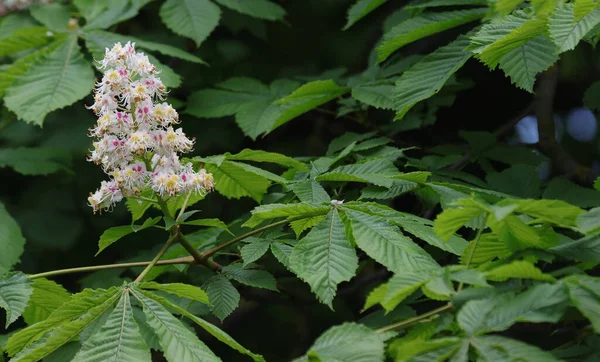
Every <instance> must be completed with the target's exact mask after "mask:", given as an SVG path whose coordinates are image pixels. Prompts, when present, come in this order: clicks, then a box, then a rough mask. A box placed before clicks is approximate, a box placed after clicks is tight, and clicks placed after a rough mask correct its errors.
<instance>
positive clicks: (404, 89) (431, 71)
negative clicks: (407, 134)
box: [392, 36, 472, 119]
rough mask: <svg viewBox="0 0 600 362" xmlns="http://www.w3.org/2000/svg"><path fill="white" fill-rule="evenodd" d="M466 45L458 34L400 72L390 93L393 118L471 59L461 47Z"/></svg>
mask: <svg viewBox="0 0 600 362" xmlns="http://www.w3.org/2000/svg"><path fill="white" fill-rule="evenodd" d="M467 45H469V38H468V37H467V36H460V37H459V38H458V39H457V40H455V41H454V42H452V43H450V44H448V45H446V46H442V47H439V48H438V49H436V50H435V51H434V52H432V53H431V54H429V55H427V56H426V57H424V58H423V59H421V61H419V62H418V63H417V64H415V65H414V66H412V67H411V68H410V69H409V70H407V71H406V72H404V73H403V74H402V76H401V77H400V79H398V81H396V87H395V88H394V89H393V92H392V100H393V102H394V109H395V110H396V119H402V117H404V115H406V113H407V112H408V111H409V110H410V109H411V108H412V107H413V106H414V105H415V104H417V103H418V102H420V101H423V100H425V99H428V98H430V97H431V96H433V95H435V94H437V93H438V92H439V91H440V90H441V89H442V87H443V86H444V84H446V82H447V81H448V79H450V77H451V76H452V75H453V74H454V73H456V71H458V70H459V69H460V68H461V67H462V66H463V65H464V64H465V63H466V61H467V60H469V58H471V56H472V54H471V52H469V51H466V50H465V48H466V47H467Z"/></svg>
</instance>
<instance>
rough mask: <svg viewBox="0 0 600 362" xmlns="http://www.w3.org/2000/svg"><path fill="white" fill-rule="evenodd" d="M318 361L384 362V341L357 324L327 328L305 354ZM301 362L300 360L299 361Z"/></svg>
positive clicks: (370, 330) (308, 358) (371, 331)
mask: <svg viewBox="0 0 600 362" xmlns="http://www.w3.org/2000/svg"><path fill="white" fill-rule="evenodd" d="M306 355H307V357H306V358H307V359H306V360H305V361H308V360H312V359H315V358H316V359H318V360H319V361H332V362H333V361H344V362H367V361H369V362H375V361H383V360H384V341H383V339H382V338H381V336H379V335H378V334H377V333H376V332H375V331H374V330H372V329H370V328H368V327H365V326H363V325H361V324H357V323H344V324H341V325H338V326H334V327H331V328H329V329H328V330H327V331H325V333H323V334H322V335H321V336H320V337H319V338H317V340H316V341H315V343H313V345H312V346H311V347H310V348H309V350H308V352H307V354H306ZM299 361H302V359H299Z"/></svg>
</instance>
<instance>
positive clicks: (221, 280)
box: [204, 274, 240, 321]
mask: <svg viewBox="0 0 600 362" xmlns="http://www.w3.org/2000/svg"><path fill="white" fill-rule="evenodd" d="M204 289H205V290H206V293H207V294H208V299H209V300H210V302H211V304H212V307H211V311H212V312H213V314H214V315H215V316H216V317H217V318H219V319H220V320H221V321H223V320H224V319H225V318H227V316H228V315H230V314H231V312H233V311H234V310H235V308H237V306H238V304H239V303H240V293H239V292H238V291H237V289H235V287H234V286H233V284H231V282H230V281H229V280H227V278H226V277H225V276H223V275H220V274H219V275H216V276H214V277H212V278H210V279H209V280H207V282H206V284H205V288H204Z"/></svg>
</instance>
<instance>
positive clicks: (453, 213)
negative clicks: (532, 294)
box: [433, 207, 484, 240]
mask: <svg viewBox="0 0 600 362" xmlns="http://www.w3.org/2000/svg"><path fill="white" fill-rule="evenodd" d="M483 213H484V211H483V210H481V209H479V208H475V207H459V208H454V209H445V210H444V211H443V212H442V213H441V214H438V216H437V217H436V218H435V225H434V227H433V230H435V233H436V234H438V236H439V237H440V238H441V239H442V240H448V239H450V237H451V236H452V235H454V233H455V232H456V231H457V230H458V229H460V228H461V227H463V226H464V225H465V224H467V223H468V222H470V221H471V220H473V219H475V218H476V217H479V216H480V215H482V214H483Z"/></svg>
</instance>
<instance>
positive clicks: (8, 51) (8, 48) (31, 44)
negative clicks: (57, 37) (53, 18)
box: [0, 26, 52, 57]
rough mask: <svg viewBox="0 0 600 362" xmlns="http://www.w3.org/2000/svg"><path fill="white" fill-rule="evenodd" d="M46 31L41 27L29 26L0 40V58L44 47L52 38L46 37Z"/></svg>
mask: <svg viewBox="0 0 600 362" xmlns="http://www.w3.org/2000/svg"><path fill="white" fill-rule="evenodd" d="M46 31H47V30H46V28H44V27H43V26H31V27H28V28H22V29H17V30H15V31H13V32H12V33H11V34H10V36H8V37H4V38H0V57H6V56H9V55H12V54H15V53H18V52H21V51H23V50H27V49H31V48H38V47H41V46H42V45H45V44H46V43H48V42H49V41H50V40H52V37H49V36H47V35H46Z"/></svg>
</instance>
